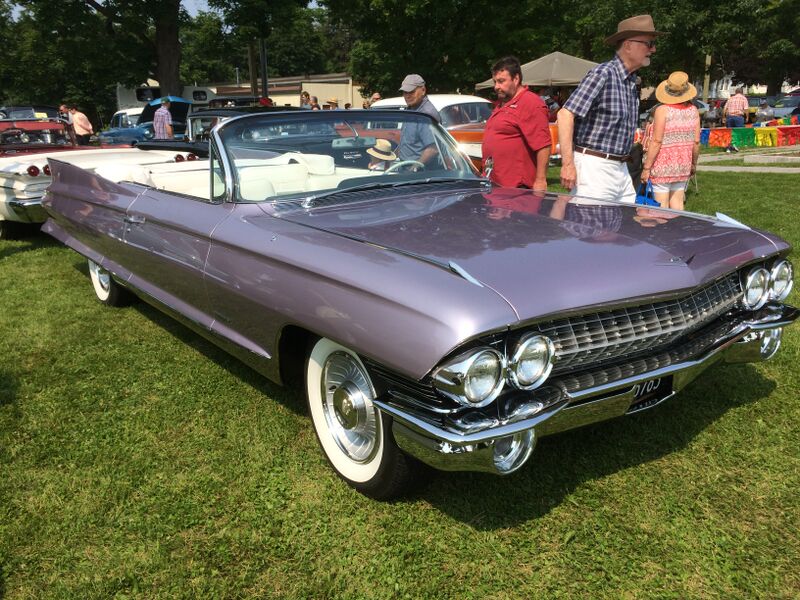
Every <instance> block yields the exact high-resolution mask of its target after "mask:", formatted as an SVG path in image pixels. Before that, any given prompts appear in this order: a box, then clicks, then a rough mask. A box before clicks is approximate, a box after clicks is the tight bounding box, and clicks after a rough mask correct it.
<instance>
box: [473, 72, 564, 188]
mask: <svg viewBox="0 0 800 600" xmlns="http://www.w3.org/2000/svg"><path fill="white" fill-rule="evenodd" d="M492 79H494V91H495V93H496V94H497V98H498V100H499V101H500V104H499V105H498V107H497V108H495V109H494V111H492V114H491V116H490V117H489V120H488V121H486V128H485V129H484V133H483V146H482V152H483V171H484V173H485V175H486V176H487V177H488V178H489V179H490V181H492V182H493V183H496V184H497V185H500V186H503V187H514V188H528V189H533V190H535V191H541V192H546V191H547V163H548V161H549V160H550V143H551V141H552V140H551V138H550V127H549V125H548V111H547V106H545V104H544V102H543V101H542V99H541V98H540V97H539V96H538V95H536V94H534V93H533V92H531V91H530V90H528V88H527V87H526V86H524V85H523V84H522V70H521V68H520V64H519V59H517V58H516V57H515V56H507V57H506V58H502V59H500V60H499V61H497V62H496V63H495V64H494V65H493V66H492Z"/></svg>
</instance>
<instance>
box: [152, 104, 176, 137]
mask: <svg viewBox="0 0 800 600" xmlns="http://www.w3.org/2000/svg"><path fill="white" fill-rule="evenodd" d="M167 125H172V115H171V114H170V112H169V109H167V107H166V106H162V107H161V108H159V109H158V110H157V111H156V112H155V114H154V115H153V130H154V131H155V135H154V136H153V138H154V139H156V140H169V139H172V136H171V135H169V133H168V132H167Z"/></svg>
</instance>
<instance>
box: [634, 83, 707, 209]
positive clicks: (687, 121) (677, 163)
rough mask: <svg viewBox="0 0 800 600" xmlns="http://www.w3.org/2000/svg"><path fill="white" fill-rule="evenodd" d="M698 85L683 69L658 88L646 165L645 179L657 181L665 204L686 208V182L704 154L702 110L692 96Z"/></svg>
mask: <svg viewBox="0 0 800 600" xmlns="http://www.w3.org/2000/svg"><path fill="white" fill-rule="evenodd" d="M695 96H697V89H695V87H694V86H693V85H692V84H691V83H689V76H688V75H687V74H686V73H684V72H683V71H675V72H674V73H671V74H670V76H669V78H667V79H666V80H665V81H662V82H661V83H660V84H659V85H658V87H657V88H656V98H657V99H658V101H659V102H661V105H660V106H658V107H657V108H656V110H655V115H654V118H653V135H652V138H651V139H650V141H649V143H648V145H647V155H646V157H645V159H644V164H643V165H642V181H643V182H647V180H648V179H649V180H650V181H651V182H652V183H653V198H655V199H656V200H657V201H658V203H659V204H661V207H662V208H672V209H675V210H683V203H684V198H685V195H686V184H687V183H688V181H689V178H690V177H691V176H692V175H694V172H695V169H696V168H697V158H698V157H699V156H700V114H699V113H698V112H697V107H695V106H694V104H692V99H693V98H694V97H695Z"/></svg>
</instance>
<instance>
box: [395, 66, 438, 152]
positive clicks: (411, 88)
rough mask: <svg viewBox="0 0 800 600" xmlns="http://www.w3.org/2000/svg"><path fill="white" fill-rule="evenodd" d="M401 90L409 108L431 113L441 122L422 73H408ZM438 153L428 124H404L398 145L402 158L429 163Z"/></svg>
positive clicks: (427, 113)
mask: <svg viewBox="0 0 800 600" xmlns="http://www.w3.org/2000/svg"><path fill="white" fill-rule="evenodd" d="M400 91H401V92H402V93H403V99H404V100H405V101H406V104H407V105H408V108H410V109H411V110H415V111H417V112H422V113H425V114H426V115H430V116H431V117H433V118H434V119H435V120H436V122H437V123H439V122H441V117H440V116H439V111H438V110H436V108H435V107H434V106H433V104H432V103H431V101H430V100H429V99H428V95H427V88H426V87H425V80H424V79H423V78H422V77H421V76H420V75H417V74H416V73H413V74H411V75H406V77H405V79H403V83H401V84H400ZM437 154H438V150H437V149H436V144H435V143H434V141H433V134H432V133H431V130H430V127H429V126H428V125H427V124H424V123H416V122H410V123H404V124H403V129H402V131H401V137H400V145H399V146H398V147H397V156H399V157H400V160H416V161H419V162H421V163H423V164H427V163H428V162H430V161H431V160H432V159H433V158H434V157H435V156H436V155H437Z"/></svg>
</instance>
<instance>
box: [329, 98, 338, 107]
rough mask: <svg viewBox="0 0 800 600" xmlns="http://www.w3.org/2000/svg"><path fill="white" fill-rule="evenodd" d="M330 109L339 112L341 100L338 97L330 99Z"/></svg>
mask: <svg viewBox="0 0 800 600" xmlns="http://www.w3.org/2000/svg"><path fill="white" fill-rule="evenodd" d="M328 107H329V109H330V110H339V99H338V98H337V97H336V96H331V97H330V98H328Z"/></svg>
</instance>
